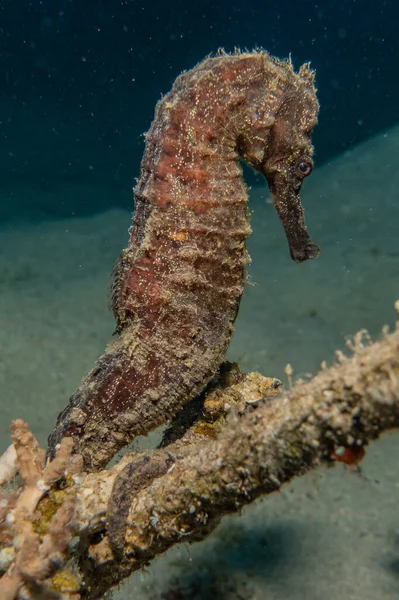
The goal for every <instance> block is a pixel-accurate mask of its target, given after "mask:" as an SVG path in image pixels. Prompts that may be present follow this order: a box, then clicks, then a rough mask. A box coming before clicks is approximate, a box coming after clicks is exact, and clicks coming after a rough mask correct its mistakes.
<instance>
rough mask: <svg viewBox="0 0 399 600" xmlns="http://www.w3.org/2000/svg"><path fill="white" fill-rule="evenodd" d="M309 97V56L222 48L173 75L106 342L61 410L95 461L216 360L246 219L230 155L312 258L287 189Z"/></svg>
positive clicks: (306, 127) (227, 329)
mask: <svg viewBox="0 0 399 600" xmlns="http://www.w3.org/2000/svg"><path fill="white" fill-rule="evenodd" d="M317 113H318V102H317V99H316V95H315V88H314V84H313V72H312V71H311V70H310V69H309V66H308V65H304V66H303V67H301V69H300V70H299V72H298V73H295V72H294V70H293V68H292V65H291V62H290V61H280V60H278V59H275V58H272V57H271V56H270V55H268V54H267V53H265V52H253V53H244V54H240V53H236V54H232V55H229V54H225V53H220V54H219V55H217V56H216V57H214V58H208V59H206V60H205V61H203V62H202V63H200V64H199V65H198V66H197V67H195V68H194V69H193V70H191V71H188V72H185V73H183V74H182V75H180V77H178V78H177V80H176V82H175V83H174V85H173V88H172V90H171V92H170V93H169V94H167V95H166V96H165V97H164V98H163V99H162V100H161V101H160V102H159V103H158V105H157V108H156V113H155V119H154V122H153V124H152V126H151V129H150V131H149V132H148V134H147V136H146V148H145V152H144V157H143V160H142V164H141V173H140V178H139V180H138V183H137V186H136V188H135V190H134V196H135V212H134V217H133V225H132V227H131V231H130V240H129V245H128V247H127V249H126V250H125V251H124V252H123V253H122V256H121V258H120V261H119V263H118V265H117V267H116V269H115V273H114V279H113V286H112V304H113V311H114V314H115V317H116V320H117V335H116V339H115V340H114V341H113V342H112V343H110V344H109V346H108V347H107V349H106V351H105V353H104V354H103V355H102V356H101V357H100V358H99V359H98V361H97V363H96V365H95V366H94V368H93V369H92V371H91V372H90V373H89V374H88V375H87V377H86V378H85V379H84V380H83V381H82V383H81V385H80V387H79V388H78V390H77V391H76V392H75V394H74V395H73V396H72V398H71V400H70V402H69V405H68V406H67V408H66V409H65V410H64V411H63V412H62V413H61V414H60V415H59V417H58V420H57V424H56V427H55V429H54V431H53V433H52V434H51V436H50V438H49V451H50V453H53V452H54V448H55V445H56V443H57V442H59V441H60V439H61V438H62V437H63V436H72V437H73V438H74V441H75V447H76V450H77V451H78V452H80V453H81V454H83V457H84V460H85V464H86V468H87V469H92V470H93V469H97V468H100V467H101V466H103V465H104V464H105V463H106V462H107V461H108V460H109V459H110V458H111V457H112V456H113V455H114V454H115V452H116V451H117V450H118V449H119V448H121V447H122V446H124V445H126V444H127V443H129V441H131V439H132V438H133V437H135V436H137V435H140V434H146V433H147V432H148V431H150V430H151V429H153V428H155V427H157V426H158V425H160V424H162V423H164V422H165V421H166V420H168V419H169V418H170V417H171V416H173V414H174V413H175V412H176V411H177V410H178V409H179V408H180V407H181V406H182V405H183V404H184V403H186V402H187V401H188V400H190V399H191V398H193V397H194V396H195V395H197V394H198V393H199V392H201V391H202V390H203V389H204V387H205V386H206V384H207V383H208V382H209V380H210V379H211V378H212V377H213V376H214V375H215V373H216V372H217V370H218V368H219V366H220V364H221V363H222V362H223V360H224V359H225V355H226V351H227V347H228V344H229V341H230V337H231V334H232V331H233V322H234V320H235V317H236V314H237V310H238V306H239V302H240V299H241V296H242V293H243V288H244V283H245V278H246V265H247V262H248V254H247V251H246V248H245V241H246V238H247V236H248V235H249V233H250V231H251V229H250V226H249V214H248V209H247V197H248V194H247V190H246V187H245V184H244V182H243V178H242V169H241V166H240V164H239V161H238V159H239V158H240V157H241V158H242V159H243V160H245V161H246V162H247V163H248V164H249V165H251V166H252V167H253V168H255V169H257V170H258V171H260V172H262V173H263V174H264V175H265V177H266V179H267V181H268V183H269V187H270V192H271V197H272V200H273V202H274V204H275V206H276V209H277V211H278V213H279V216H280V218H281V221H282V223H283V225H284V228H285V231H286V235H287V238H288V242H289V247H290V252H291V256H292V258H293V259H294V260H296V261H297V262H301V261H303V260H306V259H307V258H313V257H315V256H317V253H318V248H317V246H315V245H314V244H312V242H311V240H310V238H309V236H308V234H307V231H306V227H305V224H304V217H303V210H302V207H301V204H300V200H299V196H298V192H299V189H300V187H301V183H302V179H303V177H305V176H306V175H308V174H309V172H310V171H311V168H312V159H311V156H312V145H311V141H310V134H311V131H312V128H313V126H314V125H315V123H316V122H317Z"/></svg>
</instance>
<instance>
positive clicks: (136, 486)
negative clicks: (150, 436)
mask: <svg viewBox="0 0 399 600" xmlns="http://www.w3.org/2000/svg"><path fill="white" fill-rule="evenodd" d="M173 462H174V459H173V457H172V456H171V455H170V454H168V453H166V452H161V453H158V454H153V455H151V456H150V455H148V454H147V455H144V456H143V455H141V456H139V457H137V459H136V460H134V461H133V462H130V463H128V464H127V465H126V467H125V468H124V469H122V471H121V473H119V475H118V477H116V479H115V481H114V485H113V486H112V492H111V496H110V499H109V502H108V510H107V534H108V539H109V543H110V545H111V548H112V550H113V552H114V554H115V556H116V557H117V558H121V557H122V556H123V547H124V544H125V530H126V520H127V516H128V514H129V508H130V505H131V504H132V502H133V499H134V497H135V495H136V494H137V493H138V492H139V491H140V490H142V489H143V488H145V487H147V486H149V485H150V484H151V483H152V482H153V481H154V479H157V478H158V477H161V476H162V475H165V473H167V472H168V470H169V469H170V468H171V466H172V465H173Z"/></svg>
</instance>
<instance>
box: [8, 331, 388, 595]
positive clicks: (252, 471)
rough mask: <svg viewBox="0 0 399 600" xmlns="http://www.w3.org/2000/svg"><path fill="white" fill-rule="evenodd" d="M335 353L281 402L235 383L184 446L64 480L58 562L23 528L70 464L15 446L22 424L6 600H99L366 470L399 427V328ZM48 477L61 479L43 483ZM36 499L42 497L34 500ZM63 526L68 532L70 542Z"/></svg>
mask: <svg viewBox="0 0 399 600" xmlns="http://www.w3.org/2000/svg"><path fill="white" fill-rule="evenodd" d="M337 355H338V363H337V364H335V365H333V366H332V367H330V368H328V369H327V368H325V367H324V368H322V369H321V371H320V372H319V373H318V374H317V375H316V376H315V377H314V378H313V379H312V380H310V381H308V382H298V383H296V385H295V386H294V387H293V388H292V389H291V390H290V392H289V393H287V394H284V395H278V392H279V382H278V380H276V379H272V378H265V377H262V376H261V375H258V374H249V375H247V376H246V377H244V378H240V377H239V376H237V375H235V377H234V378H233V381H236V382H235V383H233V384H232V385H229V386H228V387H226V388H225V389H216V390H214V391H213V392H212V393H211V394H210V395H209V396H208V397H207V398H206V400H205V404H204V407H203V410H202V414H201V416H200V417H199V418H198V419H197V421H196V422H195V423H194V424H192V425H191V427H190V428H189V429H188V430H186V432H185V433H184V435H183V437H181V438H180V439H179V440H177V441H174V442H172V443H170V444H169V445H168V446H167V447H163V448H161V449H158V450H153V451H148V452H146V453H145V454H144V453H141V454H137V453H136V454H128V455H126V456H125V457H124V458H123V459H122V460H121V461H120V462H119V463H118V464H117V465H116V466H115V467H113V468H112V469H110V470H104V471H102V472H99V473H96V474H94V473H91V474H87V475H84V474H78V475H74V477H69V478H67V479H68V481H69V483H68V485H69V486H70V487H67V488H66V489H62V490H60V489H59V490H58V493H59V494H61V496H60V499H59V502H60V508H59V511H58V513H56V516H55V517H54V518H53V521H52V522H51V525H49V527H48V530H47V532H46V535H44V537H43V541H42V543H41V545H42V546H44V545H47V546H49V547H51V552H49V551H46V550H42V551H41V552H40V551H38V548H39V550H40V547H39V546H38V543H39V542H38V540H37V539H36V540H35V539H33V537H32V536H34V535H35V534H33V533H32V531H31V530H30V531H28V530H25V529H24V528H26V527H27V523H28V524H29V526H30V527H31V525H30V523H31V522H32V520H33V522H35V519H37V518H38V515H39V514H40V510H42V513H43V507H42V508H41V505H42V503H43V502H45V500H46V497H49V495H51V494H52V493H53V492H54V490H55V489H56V488H57V484H56V483H51V481H53V482H55V480H56V479H57V477H60V475H61V471H63V469H64V471H63V473H64V475H63V477H64V478H65V466H64V464H65V463H64V464H63V466H62V468H58V466H57V464H53V467H52V468H51V469H50V467H43V466H42V463H41V462H40V461H41V458H40V457H41V456H42V454H41V452H40V450H38V448H37V447H36V445H35V443H34V442H33V441H32V440H33V438H32V437H31V438H29V439H30V441H29V443H28V445H27V446H26V445H25V446H21V442H20V439H21V436H20V435H18V436H17V437H15V430H16V427H17V430H20V429H21V424H19V425H18V423H17V426H16V425H14V434H13V439H14V447H15V450H16V453H17V456H18V461H17V463H18V465H19V466H18V469H19V470H20V473H21V475H22V478H23V481H24V486H25V487H22V488H21V490H19V491H17V492H15V491H14V492H13V495H12V496H11V498H10V497H9V498H8V499H7V500H6V501H4V500H3V502H2V506H3V509H2V510H3V514H2V515H1V516H0V519H1V520H2V530H1V534H0V535H1V538H0V541H1V545H2V548H3V550H1V551H0V556H4V552H5V551H7V549H8V551H9V552H10V548H13V554H12V553H11V554H12V556H11V557H10V559H9V560H10V563H9V566H8V570H7V572H6V574H5V575H3V578H2V579H0V586H4V587H2V588H1V589H2V592H3V590H7V594H8V595H4V592H3V595H2V598H3V597H4V598H7V599H8V598H17V597H19V596H18V595H17V594H18V590H21V586H22V585H24V586H25V588H24V592H25V594H26V593H27V592H26V590H28V592H29V590H32V589H33V588H32V586H31V587H30V588H29V585H28V584H27V583H26V582H29V581H33V580H34V579H35V578H37V580H38V581H39V582H42V581H43V578H44V577H47V579H46V583H48V584H49V589H52V590H53V593H55V591H56V590H58V592H59V593H61V592H62V594H63V595H62V596H57V595H55V596H49V597H54V598H56V597H63V598H72V597H75V598H79V597H85V598H101V597H102V596H103V594H104V593H105V592H106V591H107V590H108V589H109V588H111V587H112V586H113V585H115V584H116V583H118V582H119V581H120V580H121V579H123V578H124V577H127V576H128V575H129V574H130V573H131V572H132V571H134V570H137V569H139V568H140V567H142V566H143V565H144V564H147V563H148V561H149V560H151V559H152V558H153V557H154V556H156V555H158V554H160V553H162V552H164V551H165V550H166V549H167V548H169V547H170V546H172V545H173V544H175V543H178V542H181V541H193V540H198V539H201V538H203V537H204V536H205V535H207V534H208V533H209V532H210V531H211V530H212V529H213V528H214V526H215V525H216V524H217V523H218V521H219V519H220V518H221V517H222V516H223V515H225V514H227V513H229V512H232V511H236V510H238V509H239V508H240V507H241V506H242V505H244V504H247V503H249V502H252V501H253V500H254V499H255V498H257V497H258V496H260V495H265V494H268V493H270V492H273V491H276V490H278V489H280V487H281V486H282V485H283V484H284V483H285V482H287V481H289V480H290V479H292V478H293V477H294V476H298V475H301V474H303V473H305V472H307V471H308V470H310V469H311V468H313V467H315V466H316V465H318V464H319V463H320V462H321V461H324V462H327V463H333V461H334V460H336V459H339V460H343V461H344V462H347V463H348V464H353V463H355V462H357V460H358V459H360V458H361V457H362V455H363V453H364V448H365V447H366V445H367V444H368V443H369V442H370V441H371V440H373V439H375V438H377V437H378V436H379V435H380V434H381V433H382V432H383V431H385V430H388V429H391V428H393V427H397V426H398V425H399V324H397V326H396V330H395V331H394V332H393V333H390V334H386V333H384V335H383V338H382V339H381V340H380V341H378V342H375V343H373V344H371V343H370V341H369V339H368V337H367V335H365V334H364V332H360V333H359V334H357V335H356V336H355V337H354V340H353V345H352V350H351V356H349V357H345V356H344V355H343V354H342V353H337ZM237 379H238V380H239V379H241V380H239V381H238V382H237ZM19 423H21V422H19ZM22 429H23V431H24V435H28V433H27V431H26V429H24V428H22ZM29 435H30V434H29ZM64 444H65V443H63V446H62V447H63V448H65V445H64ZM22 447H23V448H25V449H26V447H29V448H30V449H31V450H30V451H31V454H32V456H31V458H30V460H29V459H28V456H23V454H24V453H23V452H22ZM24 452H25V450H24ZM68 452H69V449H68ZM68 452H66V455H68ZM63 453H64V451H63ZM64 456H65V454H64ZM1 460H2V459H0V464H1ZM56 461H57V459H56ZM56 461H54V463H55V462H56ZM78 463H79V459H78ZM43 468H44V470H43ZM21 470H22V472H21ZM50 470H52V471H53V472H54V475H52V476H51V477H49V476H47V479H46V477H44V479H43V476H44V475H45V474H46V473H47V474H48V473H50ZM75 470H78V469H75ZM127 474H128V477H127V476H126V475H127ZM42 480H44V481H45V485H44V490H46V489H47V490H48V488H49V486H51V488H50V490H49V491H47V492H46V497H41V496H40V494H39V493H38V492H37V488H38V481H42ZM39 487H41V484H40V485H39ZM28 490H29V491H28ZM115 494H116V496H115ZM39 496H40V498H39ZM42 496H43V493H42ZM29 497H31V498H35V499H34V500H29V501H27V500H26V498H29ZM36 497H37V499H36ZM118 498H119V499H120V500H121V501H120V503H119V504H118V503H117V499H118ZM22 499H24V500H22ZM37 502H39V504H38V506H37V508H36V510H35V509H34V506H35V504H37ZM65 502H67V504H65ZM23 505H27V506H28V513H29V511H31V513H30V514H31V517H30V519H27V517H26V516H25V515H24V511H22V510H21V509H20V507H21V506H23ZM10 507H12V508H10ZM65 507H66V508H65ZM42 513H41V514H42ZM10 515H11V516H13V517H14V523H13V525H12V527H14V531H16V530H18V531H19V532H22V539H23V540H24V543H23V544H22V545H21V541H20V540H19V541H17V542H16V541H15V538H14V539H11V538H10V525H9V524H10V521H12V520H13V519H12V518H11V519H10ZM121 515H123V518H121ZM19 520H20V522H21V525H17V522H16V521H19ZM57 521H58V522H59V523H58V524H57ZM66 521H69V530H68V531H70V532H71V533H70V534H69V533H68V534H67V535H65V523H66ZM60 523H62V524H63V525H64V527H60V525H59V524H60ZM61 532H63V534H61ZM19 535H21V534H19ZM62 535H63V536H64V537H62ZM69 535H75V536H78V537H79V538H80V545H79V549H78V551H76V549H75V550H72V549H71V548H70V547H67V546H68V539H69ZM46 540H48V541H46ZM51 540H52V541H51ZM57 540H58V541H57ZM24 545H25V546H26V547H27V549H24ZM74 547H75V548H76V546H74ZM34 548H35V549H36V551H35V554H34V555H33V554H32V549H34ZM55 552H58V553H59V554H58V557H59V566H61V564H64V566H63V567H62V568H63V569H64V573H65V571H66V570H67V572H68V573H69V574H71V573H74V577H75V579H74V582H75V586H76V587H75V588H72V587H71V585H70V584H69V585H70V587H69V588H68V583H67V582H68V581H70V580H69V579H68V577H66V576H64V579H63V578H62V576H58V579H57V573H54V570H56V569H57V568H58V567H57V564H55V563H56V561H54V560H52V561H49V556H50V555H54V553H55ZM1 553H2V554H1ZM68 560H69V563H68V562H66V561H68ZM40 561H43V565H44V566H46V569H47V571H46V569H44V568H43V566H42V567H40V566H39V564H38V562H40ZM21 562H24V564H25V567H24V569H21V567H20V564H21ZM50 562H51V568H50ZM0 565H1V560H0ZM72 565H73V567H72ZM51 569H53V570H52V571H51ZM68 569H69V571H68ZM3 570H4V565H3ZM57 581H58V587H57V585H55V582H57ZM60 582H61V583H60ZM63 586H64V587H63ZM13 594H14V595H13ZM74 594H75V595H74ZM21 597H22V596H21ZM26 597H31V598H34V597H35V596H34V595H31V596H29V595H26ZM41 597H45V596H44V595H43V596H41Z"/></svg>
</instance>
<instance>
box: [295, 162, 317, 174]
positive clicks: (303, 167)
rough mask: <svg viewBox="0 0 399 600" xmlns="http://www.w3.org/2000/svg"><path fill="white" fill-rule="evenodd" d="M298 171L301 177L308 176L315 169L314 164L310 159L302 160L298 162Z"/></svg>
mask: <svg viewBox="0 0 399 600" xmlns="http://www.w3.org/2000/svg"><path fill="white" fill-rule="evenodd" d="M297 168H298V173H299V175H300V176H301V177H307V176H308V175H310V174H311V172H312V170H313V165H312V163H311V162H309V161H308V160H301V161H300V163H299V164H298V167H297Z"/></svg>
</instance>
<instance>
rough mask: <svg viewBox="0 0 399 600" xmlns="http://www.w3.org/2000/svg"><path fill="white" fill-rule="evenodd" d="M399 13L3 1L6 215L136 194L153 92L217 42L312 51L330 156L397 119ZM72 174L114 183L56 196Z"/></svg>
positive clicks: (306, 55) (229, 46)
mask: <svg viewBox="0 0 399 600" xmlns="http://www.w3.org/2000/svg"><path fill="white" fill-rule="evenodd" d="M398 19H399V5H398V4H397V3H396V2H394V1H393V0H391V1H388V0H382V1H380V2H378V3H375V2H369V1H368V0H350V1H342V2H336V1H335V0H324V1H323V2H311V1H310V0H309V1H308V0H297V1H295V2H294V1H292V2H291V1H287V0H282V1H279V2H276V1H275V0H271V1H262V2H261V1H260V0H259V1H253V2H244V1H242V2H238V1H237V0H233V1H231V0H229V1H228V0H220V1H218V2H214V1H210V0H205V1H201V2H187V1H183V0H171V1H170V2H163V1H162V2H136V1H129V0H127V1H122V2H114V1H113V0H108V1H107V0H102V1H101V0H97V1H93V0H87V1H85V2H78V0H58V1H54V2H50V0H42V1H37V0H34V1H32V2H26V1H23V0H3V1H2V2H1V3H0V73H1V81H0V152H1V154H0V156H1V160H0V186H1V187H2V188H3V190H6V191H8V195H7V196H6V198H8V201H6V202H3V203H2V205H1V207H0V217H1V218H2V219H9V218H13V217H15V216H17V217H21V216H23V215H25V216H29V218H31V219H32V218H39V219H42V218H43V217H46V218H52V217H57V216H59V215H65V216H69V215H82V214H92V213H95V212H97V211H101V210H103V209H105V208H107V207H109V206H115V205H121V206H126V207H129V206H131V196H130V194H129V192H127V190H129V189H130V187H131V185H132V182H133V180H134V177H136V176H137V175H138V168H139V162H140V157H141V153H142V149H143V137H142V133H143V132H145V131H146V130H147V129H148V127H149V125H150V123H151V120H152V117H153V111H154V106H155V103H156V101H157V100H158V99H159V97H160V95H161V94H162V93H166V92H167V91H168V90H169V89H170V87H171V85H172V82H173V81H174V79H175V78H176V76H177V75H178V74H179V73H180V72H181V71H182V70H183V69H189V68H191V67H192V66H194V64H196V63H197V62H198V61H200V60H201V59H202V58H204V56H205V55H207V54H209V53H212V52H215V51H216V50H217V49H218V48H219V47H224V48H225V49H226V50H233V49H234V48H235V47H239V48H242V49H244V48H247V49H252V48H254V47H263V48H265V49H267V50H268V51H269V52H271V53H272V54H275V55H277V56H280V57H287V56H288V54H289V53H291V54H292V59H293V61H294V64H295V65H297V66H299V65H300V64H302V63H303V62H305V61H309V60H310V61H312V65H313V67H314V68H315V69H316V70H317V85H318V88H319V98H320V102H321V114H320V125H319V127H318V128H317V129H316V131H315V135H314V141H315V145H316V151H317V162H318V164H319V165H321V164H323V163H324V162H325V161H326V160H328V159H330V158H331V157H332V156H334V155H335V154H337V153H340V152H342V150H343V149H345V148H346V147H348V146H350V145H351V144H354V143H356V142H359V141H361V140H363V139H366V138H368V137H370V136H371V135H373V134H375V133H377V132H378V131H380V130H382V129H384V128H387V127H388V126H389V125H390V124H392V123H394V122H395V121H396V119H397V102H396V99H397V97H398V93H399V80H398V77H397V76H396V73H397V68H396V67H397V64H398V62H399V45H398V43H397V22H398ZM249 177H250V182H252V181H253V179H251V177H252V176H251V175H249ZM72 180H74V181H79V182H83V181H85V182H90V181H96V182H97V183H98V182H100V181H101V183H102V185H103V186H104V194H103V195H101V196H98V195H97V197H96V198H87V199H86V200H85V201H84V202H82V201H81V200H80V199H79V200H74V199H73V198H70V199H69V200H68V201H67V202H66V201H65V200H60V201H59V202H54V199H53V193H52V192H56V190H57V186H59V185H60V184H62V182H65V181H67V182H69V183H70V182H71V181H72ZM21 181H29V183H30V185H31V186H34V187H36V188H37V189H38V190H42V192H43V194H42V201H41V202H40V205H36V204H37V201H35V203H33V201H29V199H27V198H25V199H24V200H23V201H22V200H21V199H18V198H16V197H15V194H14V195H13V193H12V187H13V184H14V183H15V182H20V183H21ZM106 192H107V193H106Z"/></svg>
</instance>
